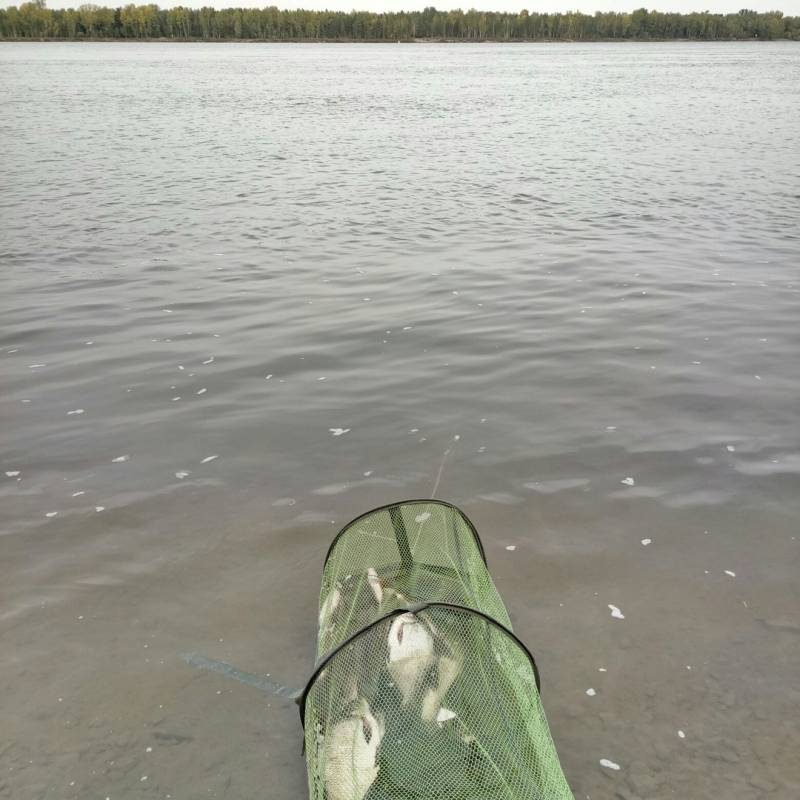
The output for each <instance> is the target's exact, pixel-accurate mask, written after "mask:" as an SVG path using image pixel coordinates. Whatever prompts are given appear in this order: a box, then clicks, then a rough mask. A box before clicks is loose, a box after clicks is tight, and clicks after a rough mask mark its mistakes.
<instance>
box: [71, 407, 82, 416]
mask: <svg viewBox="0 0 800 800" xmlns="http://www.w3.org/2000/svg"><path fill="white" fill-rule="evenodd" d="M83 413H85V412H84V409H82V408H76V409H75V410H74V411H67V416H68V417H71V416H73V415H74V414H83Z"/></svg>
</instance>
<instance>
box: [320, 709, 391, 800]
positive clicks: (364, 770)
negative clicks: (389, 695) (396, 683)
mask: <svg viewBox="0 0 800 800" xmlns="http://www.w3.org/2000/svg"><path fill="white" fill-rule="evenodd" d="M384 730H385V729H384V723H383V720H382V719H380V718H378V717H376V716H375V715H373V713H372V711H371V710H370V707H369V703H367V701H366V700H365V699H364V698H361V700H360V701H359V702H358V704H357V706H356V709H355V711H354V712H353V713H352V714H351V715H350V716H349V717H347V718H345V719H343V720H342V721H341V722H338V723H337V724H336V725H335V726H334V727H333V730H331V732H330V733H329V734H328V736H327V737H326V740H325V746H324V750H323V752H324V759H325V789H326V793H327V798H328V800H362V798H363V797H364V796H365V795H366V793H367V792H368V791H369V787H370V786H372V784H373V783H374V782H375V779H376V778H377V777H378V769H379V768H378V764H377V756H378V747H379V746H380V743H381V739H383V734H384Z"/></svg>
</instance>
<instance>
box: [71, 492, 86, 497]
mask: <svg viewBox="0 0 800 800" xmlns="http://www.w3.org/2000/svg"><path fill="white" fill-rule="evenodd" d="M84 494H86V492H73V493H72V496H73V497H80V496H81V495H84Z"/></svg>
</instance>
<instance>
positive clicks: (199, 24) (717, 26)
mask: <svg viewBox="0 0 800 800" xmlns="http://www.w3.org/2000/svg"><path fill="white" fill-rule="evenodd" d="M0 38H2V39H48V38H49V39H70V40H79V39H175V40H202V41H219V40H224V39H260V40H271V41H298V40H311V41H315V40H316V41H397V40H400V41H411V40H414V39H435V40H436V39H438V40H448V41H460V42H480V41H486V40H492V41H503V42H510V41H530V40H565V39H566V40H574V41H592V40H607V39H628V40H630V39H635V40H647V39H699V40H719V39H794V40H798V41H800V17H786V16H784V15H783V14H782V13H781V12H780V11H769V12H766V13H758V12H756V11H748V10H742V11H739V12H738V13H736V14H710V13H709V12H707V11H702V12H697V13H692V14H666V13H662V12H660V11H648V10H647V9H644V8H641V9H639V10H637V11H633V12H632V13H616V12H607V13H601V12H598V13H596V14H593V15H589V14H581V13H578V12H566V13H563V14H538V13H536V12H528V11H525V10H523V11H520V12H519V13H495V12H485V11H475V10H474V9H470V10H469V11H461V10H460V9H458V10H455V11H437V10H436V9H435V8H432V7H431V8H426V9H425V10H424V11H410V12H402V11H401V12H396V13H386V14H376V13H372V12H369V11H350V12H340V11H303V10H299V9H298V10H295V11H282V10H280V9H278V8H276V7H275V6H270V7H268V8H262V9H256V8H228V9H223V10H220V11H218V10H216V9H214V8H199V9H195V8H185V7H183V6H178V7H176V8H169V9H162V8H159V7H158V6H156V5H143V6H137V5H127V6H123V7H120V8H102V7H99V6H95V5H82V6H81V7H80V8H77V9H72V8H70V9H65V10H59V9H49V8H47V7H46V5H45V2H44V0H34V2H28V3H23V4H22V5H21V6H19V7H17V6H11V7H10V8H6V9H0Z"/></svg>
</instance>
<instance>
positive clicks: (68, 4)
mask: <svg viewBox="0 0 800 800" xmlns="http://www.w3.org/2000/svg"><path fill="white" fill-rule="evenodd" d="M86 1H87V0H66V1H65V0H49V2H48V3H47V5H48V7H49V8H77V7H78V6H80V5H81V4H82V3H84V2H86ZM151 1H152V2H156V3H157V4H158V5H159V6H161V7H162V8H172V7H173V6H179V5H183V6H189V7H191V8H200V7H201V6H213V7H214V8H232V7H233V8H241V7H255V8H264V7H265V6H271V5H276V6H278V7H279V8H308V9H320V10H321V9H331V10H333V11H351V10H352V9H354V8H357V9H359V10H366V11H417V10H422V9H423V8H425V6H435V7H436V8H438V9H440V10H444V9H450V8H462V9H467V8H477V9H479V10H481V11H519V10H520V9H522V8H527V9H528V10H529V11H571V10H578V11H582V12H583V13H585V14H594V12H595V11H633V9H635V8H642V7H644V8H650V9H658V10H659V11H680V12H683V13H685V12H687V11H706V10H707V11H713V12H718V13H723V14H727V13H731V12H735V11H738V10H739V9H740V8H752V9H753V10H755V11H771V10H773V9H775V8H778V9H780V10H781V11H783V13H784V14H787V15H792V16H795V15H800V0H663V2H657V3H648V2H644V1H642V2H630V0H618V2H615V1H614V0H606V1H605V2H603V0H584V1H583V2H580V0H579V1H578V2H571V1H570V0H542V2H535V3H534V2H531V3H527V4H526V3H524V2H518V1H517V2H514V0H473V2H464V3H459V2H457V0H441V2H438V3H437V2H433V0H428V2H425V1H424V0H420V2H407V1H406V0H306V1H304V2H298V1H297V0H293V1H292V0H287V2H281V0H183V2H181V0H174V1H173V0H95V4H96V5H99V6H111V7H116V6H123V5H127V4H128V3H129V2H136V3H137V4H143V3H146V2H151ZM0 2H2V0H0ZM22 2H24V0H19V2H16V3H11V2H8V0H6V2H2V5H19V4H21V3H22Z"/></svg>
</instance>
